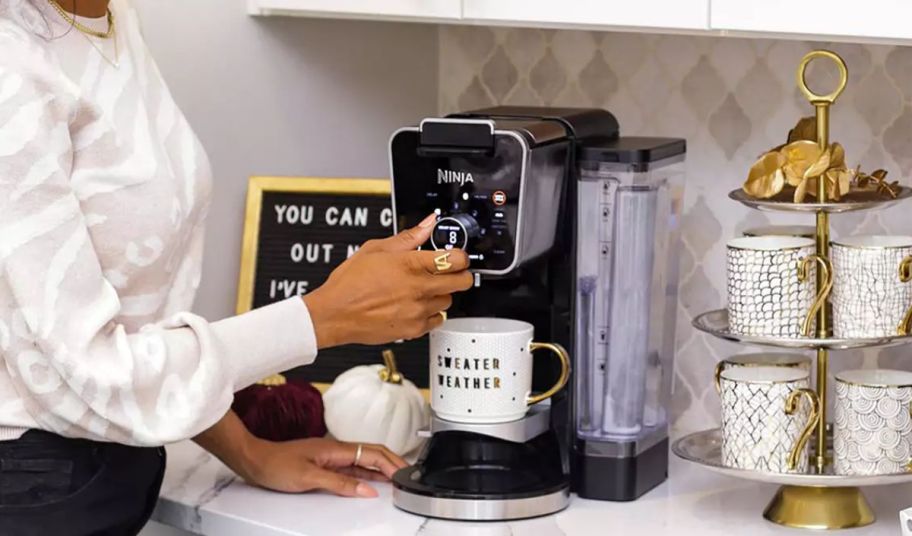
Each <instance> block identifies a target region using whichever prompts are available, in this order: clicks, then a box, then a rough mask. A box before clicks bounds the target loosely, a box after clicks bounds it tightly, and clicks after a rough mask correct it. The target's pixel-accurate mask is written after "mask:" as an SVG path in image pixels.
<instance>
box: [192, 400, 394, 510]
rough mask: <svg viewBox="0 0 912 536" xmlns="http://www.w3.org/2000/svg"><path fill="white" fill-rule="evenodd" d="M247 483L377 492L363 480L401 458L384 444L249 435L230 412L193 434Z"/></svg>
mask: <svg viewBox="0 0 912 536" xmlns="http://www.w3.org/2000/svg"><path fill="white" fill-rule="evenodd" d="M193 440H194V441H196V442H197V443H198V444H199V445H200V446H201V447H203V448H204V449H206V450H208V451H209V452H211V453H212V454H214V455H215V456H216V457H218V459H220V460H222V462H224V463H225V465H227V466H228V467H230V468H231V469H232V470H233V471H234V472H235V473H237V474H239V475H240V476H241V478H243V479H244V480H246V481H247V482H249V483H250V484H253V485H256V486H261V487H264V488H267V489H272V490H276V491H284V492H287V493H299V492H304V491H311V490H316V489H322V490H327V491H331V492H332V493H335V494H337V495H343V496H346V497H376V496H377V490H375V489H374V488H373V487H371V485H370V484H367V483H365V482H362V481H363V480H388V479H389V478H390V477H392V476H393V473H395V472H396V471H397V470H399V469H401V468H403V467H405V466H406V463H405V461H403V460H402V458H400V457H399V456H396V455H395V454H393V453H392V452H390V451H389V449H387V448H386V447H383V446H378V445H368V444H366V443H365V444H363V445H362V446H361V457H360V458H358V464H357V465H355V457H356V456H357V454H358V445H356V444H351V443H342V442H339V441H335V440H333V439H325V438H311V439H297V440H294V441H282V442H275V441H267V440H265V439H260V438H258V437H256V436H254V435H253V434H251V433H250V432H249V431H248V430H247V428H245V427H244V423H242V422H241V419H240V418H239V417H238V416H237V414H236V413H234V412H233V411H229V412H228V413H226V414H225V416H224V417H222V419H221V420H219V421H218V422H217V423H215V424H214V425H213V426H212V427H211V428H209V429H208V430H206V431H205V432H203V433H201V434H200V435H198V436H196V437H194V438H193Z"/></svg>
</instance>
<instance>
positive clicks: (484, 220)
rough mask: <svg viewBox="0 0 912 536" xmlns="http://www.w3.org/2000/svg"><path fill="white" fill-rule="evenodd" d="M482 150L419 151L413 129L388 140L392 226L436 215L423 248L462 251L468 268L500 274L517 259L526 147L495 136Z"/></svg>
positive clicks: (506, 137) (511, 138)
mask: <svg viewBox="0 0 912 536" xmlns="http://www.w3.org/2000/svg"><path fill="white" fill-rule="evenodd" d="M492 143H493V147H492V148H491V150H490V151H487V152H485V153H484V154H478V153H473V152H459V151H452V152H451V153H444V152H443V151H440V152H434V151H431V150H427V149H426V148H424V149H422V148H421V146H420V143H419V138H418V132H417V131H409V130H403V131H400V132H399V133H397V134H396V135H395V136H394V137H393V139H392V142H391V153H392V154H391V157H392V162H393V196H394V198H395V204H396V217H397V221H396V224H397V228H398V229H399V230H401V229H406V228H408V227H412V226H414V225H417V224H418V223H419V222H420V221H421V220H422V219H424V217H425V216H427V215H428V214H429V213H432V212H433V213H436V214H437V223H436V224H435V226H434V232H433V233H432V234H431V239H430V240H429V241H428V242H427V243H426V244H424V245H423V246H422V249H434V250H448V249H463V250H465V252H466V253H467V254H468V255H469V258H470V260H471V270H472V271H474V272H480V273H482V274H503V273H506V272H507V271H509V270H510V269H511V267H512V266H513V265H514V262H515V261H516V260H517V259H516V257H517V253H518V251H517V230H518V226H519V204H520V193H521V191H520V185H521V183H522V172H523V161H524V157H525V154H526V150H525V148H524V146H523V144H522V143H521V142H520V141H519V140H517V139H516V138H515V137H514V136H509V135H495V136H494V137H493V142H492Z"/></svg>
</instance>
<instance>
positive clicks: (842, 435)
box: [833, 369, 912, 475]
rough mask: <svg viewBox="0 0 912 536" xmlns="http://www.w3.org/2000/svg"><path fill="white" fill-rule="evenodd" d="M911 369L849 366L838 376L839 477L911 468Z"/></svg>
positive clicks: (835, 443)
mask: <svg viewBox="0 0 912 536" xmlns="http://www.w3.org/2000/svg"><path fill="white" fill-rule="evenodd" d="M910 404H912V372H906V371H903V370H887V369H867V370H847V371H845V372H840V373H839V374H837V375H836V408H835V412H834V417H833V419H834V423H835V426H834V432H833V454H834V458H835V460H834V461H835V467H836V473H837V474H840V475H883V474H892V473H904V472H907V471H909V470H912V465H910V462H912V415H910Z"/></svg>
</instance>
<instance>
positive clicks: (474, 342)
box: [430, 318, 570, 423]
mask: <svg viewBox="0 0 912 536" xmlns="http://www.w3.org/2000/svg"><path fill="white" fill-rule="evenodd" d="M533 331H534V327H533V326H532V324H529V323H527V322H522V321H519V320H510V319H506V318H451V319H449V320H447V321H446V322H444V323H443V325H441V326H440V327H439V328H437V329H435V330H433V331H432V332H431V333H430V342H431V344H430V352H431V355H430V358H431V368H430V384H431V409H433V410H434V413H435V414H436V415H437V416H438V417H440V418H441V419H445V420H448V421H454V422H468V423H496V422H509V421H515V420H517V419H520V418H522V417H523V416H524V415H525V414H526V412H527V411H528V409H529V406H531V405H532V404H536V403H538V402H541V401H542V400H545V399H548V398H550V397H551V396H553V395H554V394H555V393H557V392H558V391H560V390H561V389H563V388H564V386H565V385H566V384H567V379H568V378H569V374H570V356H569V355H568V354H567V351H566V350H564V348H563V347H562V346H560V345H559V344H555V343H546V342H534V341H533V340H532V338H533ZM538 349H545V350H550V351H551V352H552V353H554V355H555V356H557V358H558V359H559V360H560V374H559V376H558V379H557V381H556V382H555V384H554V385H553V386H552V387H551V388H550V389H548V390H547V391H545V392H544V393H540V394H537V395H533V394H532V352H534V351H535V350H538Z"/></svg>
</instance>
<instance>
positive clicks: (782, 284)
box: [727, 236, 832, 338]
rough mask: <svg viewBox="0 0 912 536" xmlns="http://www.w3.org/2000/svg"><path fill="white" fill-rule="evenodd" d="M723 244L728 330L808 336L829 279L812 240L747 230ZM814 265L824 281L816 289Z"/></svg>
mask: <svg viewBox="0 0 912 536" xmlns="http://www.w3.org/2000/svg"><path fill="white" fill-rule="evenodd" d="M727 246H728V248H727V249H728V326H729V330H730V331H731V332H732V333H738V334H741V335H751V336H759V337H782V338H797V337H802V336H805V337H810V336H812V334H813V329H814V323H815V319H814V317H815V315H816V313H817V310H818V309H819V308H820V307H822V306H823V304H824V303H825V302H826V297H827V295H828V294H829V288H830V284H831V281H832V280H831V277H832V270H830V263H829V261H828V260H826V259H824V258H823V257H820V256H819V255H817V254H816V253H815V248H814V241H813V240H811V239H808V238H800V237H792V236H748V237H741V238H735V239H733V240H730V241H729V242H728V244H727ZM818 265H819V269H821V270H824V271H825V272H826V274H825V277H826V282H827V284H826V285H824V288H823V289H822V292H821V293H819V294H816V292H815V287H816V285H815V282H814V278H815V274H816V269H817V268H818ZM815 294H816V296H815Z"/></svg>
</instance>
